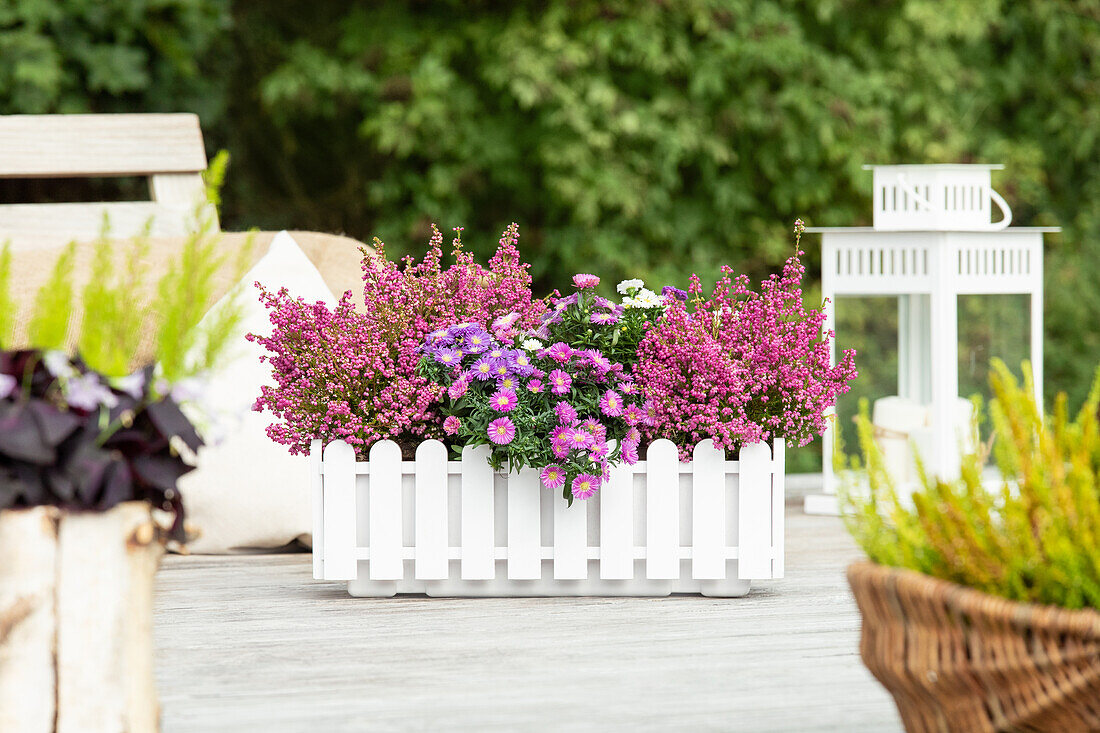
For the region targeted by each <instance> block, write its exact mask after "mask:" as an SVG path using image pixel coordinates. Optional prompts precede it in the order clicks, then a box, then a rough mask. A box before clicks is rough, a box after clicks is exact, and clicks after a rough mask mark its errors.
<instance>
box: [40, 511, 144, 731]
mask: <svg viewBox="0 0 1100 733" xmlns="http://www.w3.org/2000/svg"><path fill="white" fill-rule="evenodd" d="M150 530H153V531H150ZM163 553H164V547H163V545H162V544H161V542H160V541H159V539H158V537H157V532H156V531H155V529H154V527H153V523H152V516H151V513H150V510H149V506H148V504H145V503H141V502H127V503H125V504H120V505H119V506H117V507H115V508H114V509H112V510H110V511H108V512H102V513H98V512H86V513H85V512H80V513H75V512H74V513H66V514H64V515H63V516H62V518H61V530H60V533H59V536H58V583H57V619H58V624H57V670H58V674H57V679H58V690H57V699H58V710H57V731H58V733H123V731H125V732H126V733H139V732H141V731H155V730H157V728H158V719H159V716H160V712H159V708H158V705H157V694H156V687H155V682H154V678H153V576H154V575H155V574H156V570H157V565H158V564H159V562H160V558H161V556H162V555H163Z"/></svg>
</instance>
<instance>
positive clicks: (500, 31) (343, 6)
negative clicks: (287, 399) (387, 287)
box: [0, 0, 1100, 404]
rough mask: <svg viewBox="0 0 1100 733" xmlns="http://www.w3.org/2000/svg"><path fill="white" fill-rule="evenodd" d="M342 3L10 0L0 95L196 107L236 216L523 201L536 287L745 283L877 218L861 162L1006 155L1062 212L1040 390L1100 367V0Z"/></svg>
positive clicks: (487, 212) (348, 222)
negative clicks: (807, 227) (804, 247)
mask: <svg viewBox="0 0 1100 733" xmlns="http://www.w3.org/2000/svg"><path fill="white" fill-rule="evenodd" d="M354 5H357V4H353V3H347V2H343V1H342V0H314V2H311V3H308V4H305V3H300V2H289V1H288V0H273V1H267V0H66V2H64V3H50V2H44V1H43V0H13V1H12V2H9V3H6V4H5V5H4V7H3V8H2V9H0V51H2V52H0V112H4V113H14V112H28V113H29V112H76V111H161V110H193V111H196V112H198V113H199V114H200V116H201V117H202V123H203V128H204V133H205V135H206V142H207V145H208V147H209V149H210V151H214V150H217V149H221V148H226V149H228V150H229V152H230V154H231V155H232V160H233V163H232V166H231V169H230V174H229V177H228V181H227V187H226V190H225V192H224V204H223V224H224V225H225V226H226V228H232V229H243V228H248V227H252V226H257V227H261V228H267V229H270V228H277V227H284V226H285V227H294V228H302V229H320V230H329V231H341V232H346V233H348V234H350V235H352V236H355V237H357V238H360V239H366V240H369V238H370V237H371V236H374V235H378V236H380V237H381V238H383V239H384V240H386V241H387V242H389V243H391V246H393V248H394V249H395V251H399V252H400V251H402V250H405V251H408V250H411V249H417V248H420V247H422V246H423V244H424V242H425V241H426V238H427V234H428V232H429V226H430V224H431V222H433V221H435V222H438V223H439V224H440V226H441V227H443V228H446V227H450V226H457V225H462V226H465V227H466V232H465V235H464V239H465V240H466V241H469V242H471V243H474V245H475V247H476V246H480V247H481V248H483V249H484V250H486V251H488V250H489V249H490V248H491V247H492V246H493V244H494V243H495V236H496V235H495V233H496V232H499V231H500V230H501V229H502V228H503V227H504V226H505V225H507V224H508V222H510V221H513V220H515V221H518V222H519V223H520V225H521V227H522V233H523V239H522V246H523V248H524V251H525V253H526V254H527V255H528V256H529V258H530V259H531V261H532V262H533V264H534V275H535V277H536V280H537V283H536V284H537V286H539V287H540V288H542V289H548V288H551V287H564V286H565V285H566V282H567V277H568V274H569V273H572V272H574V271H578V270H581V271H595V272H599V273H601V274H603V275H605V276H606V277H607V278H608V279H609V280H611V281H615V280H617V279H618V278H619V277H622V276H627V275H629V276H634V275H637V276H641V277H644V278H646V279H647V280H653V281H654V282H655V284H663V283H666V282H667V283H676V284H680V285H682V284H683V283H684V282H685V280H686V278H687V276H688V274H689V273H690V272H692V271H698V272H700V273H701V274H702V273H711V272H714V271H715V269H716V267H717V265H718V264H720V263H729V264H731V265H733V266H734V267H736V268H739V269H741V270H744V271H747V272H750V273H752V274H753V275H756V276H759V275H760V274H762V273H764V272H766V271H767V270H768V269H769V268H773V267H775V266H776V265H778V264H779V263H780V262H781V261H782V260H783V258H784V256H785V254H786V253H787V252H788V251H789V247H790V241H791V240H790V237H789V229H790V224H791V222H792V221H793V220H794V218H795V217H796V216H801V217H803V218H804V219H806V221H807V222H808V223H809V224H811V225H819V226H821V225H824V226H829V225H856V224H868V223H870V211H871V206H870V195H869V194H870V174H869V173H867V172H865V171H862V170H861V168H860V166H861V165H862V164H863V163H888V162H960V161H961V162H971V161H972V162H999V163H1004V164H1005V165H1006V170H1005V171H1004V172H1001V173H997V174H995V177H994V184H995V186H996V187H997V188H998V190H1000V191H1001V192H1002V193H1003V194H1004V195H1005V197H1006V198H1007V199H1008V201H1009V202H1010V204H1011V205H1012V208H1013V210H1014V213H1015V223H1018V224H1022V225H1059V226H1062V227H1064V232H1063V233H1062V234H1061V235H1056V236H1051V237H1048V239H1047V242H1048V252H1047V259H1046V265H1047V298H1046V337H1047V341H1046V346H1047V351H1046V384H1047V393H1048V394H1054V393H1055V392H1056V391H1058V390H1066V391H1067V392H1069V394H1070V401H1071V404H1079V403H1080V402H1081V400H1083V398H1084V395H1085V391H1086V389H1087V386H1088V383H1089V377H1090V376H1091V373H1092V370H1093V368H1094V367H1095V365H1096V362H1097V360H1098V358H1100V325H1098V321H1100V265H1098V264H1097V263H1100V165H1098V163H1100V1H1098V0H1079V1H1077V2H1072V1H1069V0H1019V1H1018V2H1007V1H1004V2H998V1H996V0H959V1H957V2H944V1H942V0H903V1H901V2H896V3H879V2H874V1H873V0H858V1H857V0H850V1H844V0H821V1H820V2H814V3H802V2H793V1H790V2H787V1H779V0H773V1H771V2H748V1H740V0H730V1H727V2H707V1H704V0H664V1H662V2H657V1H652V2H625V1H621V2H593V1H586V0H572V1H566V0H541V1H539V2H523V1H517V2H485V1H479V0H452V1H446V0H434V1H431V0H419V1H409V2H377V3H369V4H361V5H362V7H353V6H354ZM808 249H809V259H810V265H811V272H815V265H816V263H817V247H816V242H814V241H813V240H811V241H810V243H809V246H808ZM853 318H854V319H855V321H854V322H855V323H857V324H863V325H864V326H866V327H867V328H868V329H870V330H874V328H876V323H877V321H878V320H879V316H878V315H877V312H876V311H875V310H873V309H870V308H864V309H863V310H862V311H860V310H858V309H857V310H855V311H853ZM882 327H883V328H886V327H888V324H887V325H886V326H882ZM864 337H865V334H863V333H853V334H851V338H850V339H847V340H846V343H845V345H853V344H854V345H857V346H859V345H860V344H859V343H858V341H859V340H860V339H861V338H864ZM979 337H981V335H980V334H979ZM985 338H986V340H987V341H992V340H994V339H993V336H991V335H989V334H986V337H985ZM849 342H852V343H849ZM1009 358H1010V357H1009ZM964 381H965V380H964ZM884 388H886V389H888V388H889V387H888V385H887V386H886V387H884Z"/></svg>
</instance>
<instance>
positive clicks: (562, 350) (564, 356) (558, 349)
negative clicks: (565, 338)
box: [546, 341, 573, 364]
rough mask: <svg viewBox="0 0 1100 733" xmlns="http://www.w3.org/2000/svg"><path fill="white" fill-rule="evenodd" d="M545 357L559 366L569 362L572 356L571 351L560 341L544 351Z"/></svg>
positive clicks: (567, 345)
mask: <svg viewBox="0 0 1100 733" xmlns="http://www.w3.org/2000/svg"><path fill="white" fill-rule="evenodd" d="M546 355H547V356H549V357H550V358H551V359H553V360H554V361H556V362H558V363H559V364H564V363H565V362H567V361H569V358H570V357H571V356H573V349H572V348H571V347H570V346H569V344H566V343H564V342H562V341H558V342H557V343H556V344H554V345H553V346H551V347H550V348H549V349H547V350H546Z"/></svg>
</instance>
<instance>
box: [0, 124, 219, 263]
mask: <svg viewBox="0 0 1100 733" xmlns="http://www.w3.org/2000/svg"><path fill="white" fill-rule="evenodd" d="M204 170H206V151H205V149H204V147H203V142H202V130H201V129H200V127H199V118H198V117H197V116H196V115H193V114H117V115H115V114H105V115H6V116H0V178H90V177H117V176H147V177H148V179H149V193H150V197H149V198H150V200H147V201H125V202H92V203H87V202H86V203H9V204H0V242H3V241H5V240H9V241H10V242H11V245H12V248H13V249H37V248H38V247H42V246H55V245H56V244H58V243H59V242H60V243H65V242H68V241H71V240H74V239H76V240H87V239H93V238H95V237H96V236H98V235H99V233H100V231H101V229H102V227H103V217H104V214H106V215H107V217H108V219H109V224H110V235H111V237H112V238H125V237H131V236H134V235H136V234H140V233H141V232H143V231H145V229H146V227H150V229H149V233H150V234H151V235H152V236H155V237H175V236H181V235H186V234H187V233H189V232H191V231H193V230H194V228H195V227H196V226H197V222H198V220H199V219H198V217H197V216H196V214H197V212H199V211H200V209H199V207H201V206H204V203H203V202H204V201H205V191H204V188H203V181H202V172H203V171H204ZM202 215H203V216H204V217H205V216H212V217H215V218H214V219H213V222H214V226H215V227H217V219H216V216H215V214H214V212H213V207H210V206H206V208H205V210H203V211H202Z"/></svg>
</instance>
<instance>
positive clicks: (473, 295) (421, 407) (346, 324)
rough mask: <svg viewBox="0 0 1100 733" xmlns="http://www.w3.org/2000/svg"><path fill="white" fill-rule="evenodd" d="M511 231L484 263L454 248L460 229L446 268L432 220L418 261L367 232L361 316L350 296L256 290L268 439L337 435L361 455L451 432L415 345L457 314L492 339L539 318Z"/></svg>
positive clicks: (299, 446)
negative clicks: (267, 379) (264, 323)
mask: <svg viewBox="0 0 1100 733" xmlns="http://www.w3.org/2000/svg"><path fill="white" fill-rule="evenodd" d="M460 231H461V230H456V232H460ZM518 239H519V229H518V226H517V225H516V224H512V225H511V226H510V227H508V229H507V230H505V232H504V234H503V235H502V236H501V239H500V242H499V246H498V248H497V251H496V254H495V255H494V256H493V258H492V259H491V260H490V261H489V266H488V268H485V267H482V266H481V265H480V264H478V263H477V262H476V261H475V260H474V258H473V255H471V254H470V253H468V252H466V251H465V250H463V248H462V243H461V238H460V234H458V235H456V237H455V239H454V241H453V255H454V260H455V261H454V264H453V265H451V266H450V267H447V268H444V267H443V265H442V243H443V235H442V234H440V232H439V231H438V230H437V229H435V228H434V227H433V229H432V237H431V241H430V243H429V250H428V253H427V255H426V256H425V257H424V259H423V260H422V261H420V262H414V261H413V259H412V258H405V259H404V260H403V261H402V262H401V263H396V262H391V261H389V260H388V259H387V258H386V256H385V247H384V245H383V244H382V243H381V242H378V241H377V240H375V242H376V246H377V253H370V252H366V251H365V252H364V255H363V283H364V288H363V291H364V301H365V302H366V304H367V308H366V311H365V312H359V311H357V310H356V309H355V306H354V304H353V302H352V297H351V293H350V292H348V293H345V294H344V296H343V297H342V298H341V299H340V302H339V304H338V305H337V306H336V308H335V309H334V310H329V309H328V308H327V307H326V306H325V305H324V304H323V303H306V302H304V301H303V300H301V299H298V298H293V297H291V296H290V295H289V294H288V293H287V292H286V290H285V289H284V290H281V291H279V292H278V293H272V292H268V291H265V290H263V289H262V288H261V294H260V298H261V300H262V301H263V302H264V304H265V305H267V307H268V309H269V311H270V319H271V323H272V325H273V326H274V330H273V332H272V334H271V335H270V336H260V335H256V334H250V335H249V336H248V338H249V340H251V341H255V342H256V343H258V344H260V345H262V346H263V347H265V348H266V349H267V351H268V354H267V355H266V356H264V357H263V358H264V359H265V360H266V361H267V362H268V363H269V364H270V365H271V367H272V371H273V373H274V379H275V385H274V386H271V387H264V388H263V390H262V394H261V395H260V397H259V399H257V401H256V404H255V406H254V409H256V410H258V411H268V412H271V413H272V414H273V415H274V416H275V417H276V418H277V421H276V422H275V423H274V424H272V425H271V426H270V427H269V428H268V431H267V432H268V435H269V436H270V437H271V438H272V439H273V440H275V441H277V442H279V443H282V444H284V445H287V446H289V447H290V450H291V452H292V453H305V452H307V451H308V450H309V444H310V441H311V440H312V439H314V438H321V439H322V440H323V441H325V442H328V441H332V440H337V439H339V440H344V441H346V442H348V443H349V444H351V445H352V446H354V447H355V449H356V451H357V453H358V454H359V456H360V458H365V457H366V454H367V451H368V449H369V448H370V446H371V445H372V444H373V443H374V442H376V441H378V440H382V439H385V438H391V439H394V440H397V441H398V442H399V443H401V444H402V446H403V448H405V449H407V450H411V449H413V448H415V445H416V443H418V442H419V441H421V440H424V439H427V438H437V437H443V436H444V434H447V433H451V432H454V431H457V426H456V425H455V424H454V423H453V422H452V423H449V424H447V425H444V424H443V418H442V417H441V416H440V413H439V406H440V400H441V399H442V398H443V396H444V395H443V390H442V388H441V387H440V386H439V385H438V384H436V383H434V382H432V381H431V380H430V379H429V378H427V377H426V376H424V375H422V374H420V373H418V371H417V365H418V363H419V361H420V357H421V354H420V345H421V343H422V342H423V340H424V337H425V336H426V335H427V334H429V333H431V332H433V331H435V330H437V329H439V328H446V327H447V326H450V325H452V324H455V323H461V322H464V321H477V322H481V323H491V324H495V331H496V334H497V335H498V336H499V337H501V338H512V337H514V336H515V335H516V334H518V333H521V332H523V331H525V330H527V329H529V328H531V327H533V326H535V325H537V324H538V323H539V322H540V320H541V316H542V313H543V312H544V311H545V308H546V306H545V303H544V302H543V301H541V300H532V298H531V278H530V275H529V273H528V267H529V265H527V264H525V263H523V262H522V261H521V260H520V257H519V251H518V250H517V249H516V243H517V241H518ZM488 336H489V335H488V334H487V333H486V334H485V337H486V338H488Z"/></svg>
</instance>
